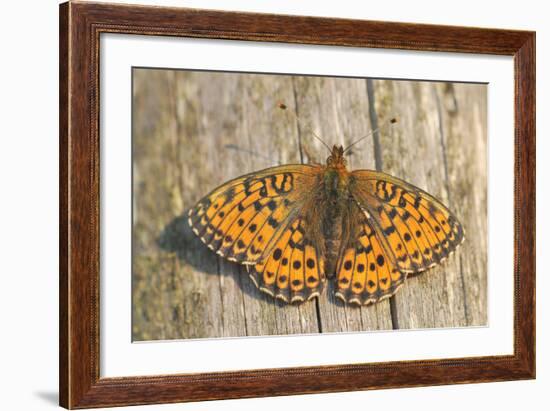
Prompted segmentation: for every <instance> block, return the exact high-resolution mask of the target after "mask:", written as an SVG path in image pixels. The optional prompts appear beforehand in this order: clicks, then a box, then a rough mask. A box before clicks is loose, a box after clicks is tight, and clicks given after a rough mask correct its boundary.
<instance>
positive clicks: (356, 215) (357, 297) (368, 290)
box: [335, 200, 406, 305]
mask: <svg viewBox="0 0 550 411" xmlns="http://www.w3.org/2000/svg"><path fill="white" fill-rule="evenodd" d="M343 225H344V227H345V228H346V230H345V232H346V234H345V235H344V237H345V238H343V243H342V247H341V252H340V256H339V259H338V263H337V265H336V287H335V295H336V296H337V297H338V298H340V299H341V300H343V301H344V302H348V303H354V304H359V305H365V304H371V303H375V302H378V301H380V300H383V299H384V298H387V297H390V296H391V295H393V294H394V293H395V292H396V291H397V289H398V288H399V287H400V286H401V285H402V284H403V282H404V281H405V278H406V276H405V274H403V273H402V272H401V271H399V270H398V269H397V266H396V264H395V260H394V258H393V257H392V255H391V254H390V253H389V251H388V249H387V246H386V244H385V240H384V237H383V236H381V235H380V233H378V232H377V231H376V230H375V229H374V227H373V222H372V220H371V219H370V217H369V215H368V213H367V212H365V211H364V210H362V209H361V207H360V206H359V204H358V203H357V202H356V201H355V200H350V201H349V207H348V209H347V210H346V213H344V216H343Z"/></svg>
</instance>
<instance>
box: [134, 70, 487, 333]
mask: <svg viewBox="0 0 550 411" xmlns="http://www.w3.org/2000/svg"><path fill="white" fill-rule="evenodd" d="M133 84H134V105H133V107H134V112H133V121H134V126H133V130H134V133H133V147H134V161H133V170H134V190H135V192H134V198H133V207H134V219H133V223H134V254H133V258H134V282H133V285H134V298H133V312H134V315H133V338H134V339H135V340H140V341H141V340H155V339H175V338H200V337H210V338H212V337H224V336H245V335H249V336H257V335H273V334H310V333H318V332H351V331H369V330H387V329H392V328H393V329H410V328H436V327H438V328H440V327H461V326H479V325H485V324H486V320H487V304H486V301H487V297H486V294H487V269H486V260H487V256H486V254H487V241H486V236H487V213H486V201H487V199H486V192H487V172H486V169H487V166H486V147H487V144H486V142H487V126H486V124H487V118H486V104H487V95H486V90H487V87H486V85H484V84H458V83H433V82H416V81H414V82H411V81H389V80H366V79H356V78H331V77H307V76H286V75H262V74H239V73H216V72H192V71H174V70H156V69H146V68H143V69H134V71H133ZM369 89H370V90H369ZM369 95H370V98H369ZM279 101H282V102H284V103H285V104H286V105H287V107H288V109H287V110H288V111H292V112H295V113H298V115H299V117H300V119H301V121H300V123H298V122H297V121H296V120H295V118H294V117H293V116H292V115H288V114H287V113H285V112H282V111H280V110H278V109H277V102H279ZM370 106H372V107H370ZM392 117H397V118H398V119H399V123H398V125H397V126H394V127H393V128H391V129H390V127H383V129H382V130H381V132H378V133H375V134H374V135H373V136H372V137H370V138H368V139H366V140H364V141H363V142H362V143H361V144H359V145H357V146H355V147H354V149H353V151H352V155H351V156H349V159H348V162H349V168H350V169H376V168H378V169H380V170H382V171H385V172H388V173H390V174H393V175H395V176H397V177H400V178H403V179H405V180H407V181H409V182H411V183H413V184H415V185H417V186H419V187H421V188H423V189H425V190H426V191H428V192H430V193H432V194H433V195H434V196H436V197H438V198H440V199H441V200H442V201H443V202H444V203H445V204H447V205H448V206H449V207H450V208H451V210H453V211H454V212H456V214H457V216H458V217H459V220H460V221H462V222H463V225H464V227H465V229H466V232H467V233H468V234H467V241H466V242H465V244H464V247H463V248H462V249H459V251H458V252H457V253H456V254H455V255H453V256H452V257H451V258H450V260H449V261H448V262H446V263H445V264H443V265H441V266H439V267H437V268H435V269H433V270H429V271H428V272H426V273H425V274H421V275H418V276H416V277H414V278H411V279H409V281H408V282H407V283H406V286H405V287H403V289H402V291H401V292H399V293H398V294H397V295H396V296H395V297H394V298H393V299H392V300H385V301H382V302H381V303H379V304H375V305H371V306H366V307H365V306H364V307H356V306H350V305H345V304H343V303H342V302H341V301H339V300H338V299H336V298H335V296H334V294H333V284H332V281H331V280H329V283H328V287H327V290H326V291H325V292H324V293H323V294H322V295H321V297H320V298H319V299H318V300H314V301H311V302H306V303H303V304H301V305H288V304H285V303H282V302H280V301H274V300H273V299H272V298H271V297H269V296H267V295H264V294H263V293H261V292H260V291H259V290H257V289H256V287H255V286H254V285H253V283H252V282H251V280H250V279H249V278H248V275H247V273H246V270H245V269H244V267H242V266H239V265H237V264H233V263H230V262H227V261H224V260H223V259H222V258H220V257H218V256H216V255H215V254H214V253H212V252H211V251H209V250H208V249H207V248H206V247H205V246H204V245H203V244H202V243H201V242H200V241H199V239H198V238H197V237H196V236H195V235H193V234H192V233H191V232H190V228H189V227H188V226H187V221H186V219H185V216H186V215H187V210H188V209H189V208H190V207H193V206H194V205H195V203H196V202H197V201H198V200H199V199H201V198H202V197H203V196H204V195H206V194H207V193H208V192H210V191H211V190H212V189H214V188H215V187H217V186H218V185H220V184H222V183H224V182H225V181H228V180H229V179H231V178H234V177H237V176H239V175H242V174H245V173H250V172H253V171H257V170H261V169H263V168H266V167H270V166H274V165H278V164H289V163H300V162H303V163H312V162H317V163H319V162H320V163H324V161H325V159H326V156H327V150H326V148H325V147H324V146H323V145H322V144H321V143H320V142H319V141H318V140H316V139H315V138H314V137H313V135H312V133H311V132H310V130H309V128H308V126H307V125H310V126H311V127H312V128H313V130H315V131H316V133H317V134H318V135H321V136H323V138H324V139H325V140H326V142H327V143H328V144H329V145H332V144H341V145H343V146H344V147H345V146H347V145H349V144H351V143H352V142H353V141H354V140H356V139H357V138H359V137H361V136H364V135H367V134H368V133H369V132H370V131H371V129H372V123H375V124H378V125H380V124H387V123H388V121H389V120H390V118H392ZM375 145H376V146H379V147H380V148H381V158H380V159H379V160H378V161H376V159H375V157H376V156H375V150H374V146H375Z"/></svg>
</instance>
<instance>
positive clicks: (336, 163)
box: [323, 146, 350, 276]
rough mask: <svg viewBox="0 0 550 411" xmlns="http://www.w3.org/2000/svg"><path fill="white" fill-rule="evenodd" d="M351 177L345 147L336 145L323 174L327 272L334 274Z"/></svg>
mask: <svg viewBox="0 0 550 411" xmlns="http://www.w3.org/2000/svg"><path fill="white" fill-rule="evenodd" d="M349 177H350V173H349V171H348V170H347V169H346V160H345V159H344V149H343V148H342V147H341V146H334V147H333V148H332V152H331V155H330V156H329V157H328V158H327V165H326V168H325V171H324V176H323V185H324V190H323V192H324V198H323V201H324V202H325V203H326V204H327V205H328V207H326V208H325V213H324V216H323V234H324V236H325V249H326V255H327V267H326V268H327V270H326V271H327V274H328V275H329V276H331V275H333V274H334V272H335V268H336V267H335V265H336V261H337V259H338V254H339V250H340V242H341V238H342V212H343V210H344V209H345V207H346V204H347V202H348V201H349Z"/></svg>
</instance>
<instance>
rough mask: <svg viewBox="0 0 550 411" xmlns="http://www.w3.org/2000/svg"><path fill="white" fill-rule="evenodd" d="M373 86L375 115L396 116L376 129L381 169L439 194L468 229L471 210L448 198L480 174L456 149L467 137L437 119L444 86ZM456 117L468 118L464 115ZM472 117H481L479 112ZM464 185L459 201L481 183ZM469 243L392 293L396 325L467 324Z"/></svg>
mask: <svg viewBox="0 0 550 411" xmlns="http://www.w3.org/2000/svg"><path fill="white" fill-rule="evenodd" d="M375 86H376V90H377V96H378V98H377V103H378V106H379V107H378V108H377V113H378V114H379V117H380V118H381V120H382V121H385V119H387V118H388V117H391V116H397V117H398V118H399V119H400V120H401V122H400V125H399V127H396V128H395V130H393V131H392V133H390V134H386V135H385V136H384V134H382V137H381V139H382V147H383V158H384V161H383V164H384V171H386V172H389V173H390V174H394V175H396V176H398V177H401V178H404V179H405V180H407V181H409V182H411V183H412V184H414V185H417V186H418V187H421V188H423V189H425V190H426V191H428V192H430V193H432V194H433V195H434V196H436V197H438V198H439V199H441V200H442V201H443V202H444V203H445V204H447V205H448V206H449V207H450V208H451V210H453V212H455V213H456V215H457V217H458V218H459V220H460V221H461V222H462V223H463V224H464V226H465V227H466V229H468V228H467V225H468V224H467V223H468V221H469V220H470V219H471V218H475V214H476V210H474V209H472V208H467V207H462V208H457V207H455V203H454V202H453V199H454V198H455V197H457V196H458V193H456V192H455V191H456V188H457V187H459V186H460V185H461V184H464V182H465V181H469V180H472V179H474V178H477V176H479V178H481V179H484V176H483V174H481V175H479V174H478V173H477V172H478V170H477V169H476V167H477V164H479V162H480V161H481V158H479V157H478V158H474V157H472V156H471V155H470V157H469V158H468V161H476V166H474V167H470V166H469V165H468V161H466V156H461V155H457V153H456V152H457V151H461V150H463V147H462V146H463V145H464V144H468V142H467V141H464V139H460V136H458V135H456V134H452V133H451V130H450V129H448V128H447V129H446V128H445V126H444V124H443V119H444V115H446V114H445V113H447V112H448V108H447V107H445V106H444V105H443V104H442V102H441V98H440V97H439V94H438V87H443V88H444V87H446V86H445V85H443V84H441V83H430V82H416V83H413V82H389V81H377V82H375ZM457 87H458V88H460V89H462V90H467V89H475V88H479V87H482V86H479V85H467V84H462V85H457ZM464 104H466V101H464ZM461 118H465V121H469V116H468V115H466V116H461ZM478 121H485V120H484V119H483V118H481V117H479V118H478ZM474 138H479V139H484V136H483V135H482V134H481V135H480V134H479V133H478V134H477V135H475V137H474ZM448 142H452V143H451V144H452V147H449V144H448ZM470 154H471V153H470ZM478 155H479V156H484V155H485V152H484V151H481V153H478ZM419 159H421V160H420V161H419ZM449 168H452V169H453V170H455V177H456V178H455V181H454V183H453V184H451V183H450V178H449V175H448V174H449V172H448V170H449ZM458 170H460V172H458ZM465 187H468V188H467V189H465V190H462V192H461V193H460V197H461V201H463V202H464V204H468V203H470V202H472V201H473V199H474V198H475V197H476V196H479V195H480V192H479V190H482V189H483V187H482V186H481V185H469V186H465ZM484 232H486V231H485V230H483V231H481V232H478V233H480V234H481V235H483V233H484ZM467 243H468V245H469V247H473V249H480V250H483V251H482V253H485V244H484V243H480V239H479V236H477V235H476V236H474V237H470V238H468V239H467ZM469 247H468V248H465V247H463V248H462V249H460V250H459V251H458V254H455V255H453V256H452V257H451V258H450V259H449V260H448V261H447V262H446V263H445V264H443V265H442V266H439V267H436V268H434V269H432V270H429V271H427V272H426V273H423V274H421V275H418V276H416V277H413V278H410V279H409V280H408V281H407V283H406V285H405V287H403V288H402V290H401V291H400V292H399V293H398V294H397V295H396V296H395V297H393V302H392V304H394V307H395V313H394V319H396V320H397V321H396V322H397V326H398V328H432V327H456V326H465V325H470V324H472V322H471V321H469V320H468V319H467V315H466V313H467V302H466V301H465V295H467V294H469V293H471V291H469V290H466V289H465V286H466V287H468V286H470V284H466V283H465V282H464V279H463V265H462V267H461V259H462V258H465V259H468V260H471V258H472V257H471V256H470V253H471V252H470V248H469ZM483 273H485V271H483ZM472 282H475V281H474V280H472ZM477 284H479V282H476V286H477ZM480 287H481V286H480ZM394 326H395V324H394Z"/></svg>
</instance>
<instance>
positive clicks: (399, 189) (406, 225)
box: [350, 170, 464, 273]
mask: <svg viewBox="0 0 550 411" xmlns="http://www.w3.org/2000/svg"><path fill="white" fill-rule="evenodd" d="M350 191H351V193H352V195H353V197H354V199H355V200H356V201H357V203H358V204H359V206H360V207H361V208H362V209H363V210H364V211H365V212H366V214H367V215H368V219H369V220H370V221H371V225H372V226H373V228H374V229H375V231H376V232H377V233H378V234H379V236H380V237H381V238H382V239H383V240H384V241H385V243H386V244H385V246H386V247H387V248H388V253H389V254H390V255H391V256H392V257H393V260H394V261H395V264H396V266H397V268H398V269H399V270H401V271H402V272H405V273H418V272H421V271H424V270H426V269H428V268H431V267H433V266H435V265H436V264H438V263H440V262H442V261H444V260H445V259H446V258H447V257H448V256H449V255H450V254H451V253H452V252H453V251H454V250H455V249H456V248H457V247H458V246H459V245H460V243H461V242H462V241H463V240H464V230H463V228H462V226H461V225H460V223H459V222H458V220H457V219H456V218H455V217H454V216H453V215H452V214H451V212H450V211H449V210H448V209H447V208H446V207H445V206H444V205H443V204H442V203H441V202H440V201H439V200H437V199H436V198H434V197H433V196H431V195H429V194H428V193H426V192H425V191H423V190H421V189H419V188H418V187H415V186H413V185H411V184H409V183H407V182H405V181H403V180H400V179H398V178H395V177H392V176H389V175H387V174H384V173H380V172H375V171H370V170H358V171H354V172H352V183H351V185H350Z"/></svg>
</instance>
